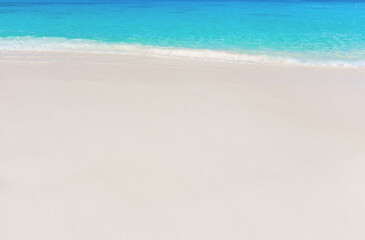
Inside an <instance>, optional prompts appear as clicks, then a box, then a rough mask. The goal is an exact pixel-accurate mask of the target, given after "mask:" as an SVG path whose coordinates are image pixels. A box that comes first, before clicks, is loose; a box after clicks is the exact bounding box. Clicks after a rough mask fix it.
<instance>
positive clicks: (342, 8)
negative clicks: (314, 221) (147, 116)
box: [0, 0, 365, 65]
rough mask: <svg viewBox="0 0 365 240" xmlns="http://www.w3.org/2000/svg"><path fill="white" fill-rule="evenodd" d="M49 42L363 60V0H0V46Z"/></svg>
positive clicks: (72, 45) (87, 46)
mask: <svg viewBox="0 0 365 240" xmlns="http://www.w3.org/2000/svg"><path fill="white" fill-rule="evenodd" d="M75 39H78V40H75ZM146 46H148V47H146ZM153 47H157V48H153ZM158 47H163V48H162V49H161V48H158ZM54 48H56V49H68V50H70V49H72V50H77V49H83V50H87V49H92V50H98V51H103V50H105V51H113V52H133V51H134V50H135V51H138V50H141V49H143V51H147V52H152V53H156V54H157V52H158V50H161V51H160V52H158V53H160V54H165V55H169V54H170V55H174V54H177V55H189V53H192V55H194V56H195V55H199V54H203V55H204V54H205V55H204V56H205V57H217V58H225V57H227V59H231V60H232V59H236V58H237V59H241V57H242V56H245V57H243V58H242V59H246V58H247V56H249V57H250V56H253V57H252V58H250V59H251V60H253V61H256V60H259V61H260V60H262V58H259V59H255V58H254V56H258V55H260V56H261V55H264V56H268V57H272V58H277V59H291V60H298V61H302V62H313V63H314V62H318V63H328V64H333V63H348V64H355V65H356V64H357V65H362V64H364V63H365V1H322V0H319V1H314V0H312V1H293V0H287V1H285V0H261V1H257V0H225V1H223V0H196V1H193V0H114V1H111V0H99V1H96V0H82V1H80V0H75V1H71V0H62V1H51V0H48V1H45V0H42V1H39V0H38V1H36V2H34V1H29V0H27V1H24V0H23V1H21V0H0V49H5V50H12V49H18V50H21V49H33V50H46V49H54ZM146 49H147V50H146ZM176 49H182V50H179V51H175V52H174V51H173V50H176ZM188 49H208V50H214V51H209V52H206V51H191V52H189V51H188ZM168 50H171V51H168ZM183 50H185V51H183ZM221 51H224V52H221ZM223 53H227V55H225V54H223ZM229 54H231V55H229ZM265 59H266V58H265Z"/></svg>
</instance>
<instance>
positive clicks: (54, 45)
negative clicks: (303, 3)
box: [0, 37, 365, 68]
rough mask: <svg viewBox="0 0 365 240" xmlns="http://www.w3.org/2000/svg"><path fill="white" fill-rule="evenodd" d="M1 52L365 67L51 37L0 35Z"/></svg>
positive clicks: (335, 61) (354, 63)
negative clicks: (66, 53)
mask: <svg viewBox="0 0 365 240" xmlns="http://www.w3.org/2000/svg"><path fill="white" fill-rule="evenodd" d="M0 51H7V52H8V51H41V52H47V51H52V52H89V53H107V54H119V55H147V56H153V57H164V58H166V57H167V58H186V59H199V60H204V61H215V62H236V63H244V64H245V63H246V64H247V63H253V64H279V65H281V64H283V65H299V66H315V67H316V66H317V67H341V68H342V67H343V68H365V61H343V60H340V59H331V60H318V59H315V58H313V59H301V58H296V57H295V56H290V55H289V56H288V55H286V56H284V55H283V56H280V55H278V54H277V53H276V54H275V55H274V54H272V55H271V54H257V55H256V54H251V53H244V52H233V51H223V50H210V49H188V48H174V47H158V46H146V45H139V44H124V43H107V42H100V41H94V40H86V39H66V38H52V37H43V38H36V37H6V38H1V37H0Z"/></svg>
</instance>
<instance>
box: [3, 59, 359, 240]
mask: <svg viewBox="0 0 365 240" xmlns="http://www.w3.org/2000/svg"><path fill="white" fill-rule="evenodd" d="M364 169H365V70H364V69H345V68H329V67H328V68H321V67H298V66H297V67H295V66H270V65H259V64H258V65H254V64H237V63H218V62H204V61H198V60H187V59H185V60H184V59H167V58H166V59H163V58H160V59H159V58H152V57H141V56H118V55H106V54H105V55H104V54H87V53H82V54H81V53H80V54H76V53H57V52H53V53H52V52H43V53H40V52H39V53H36V52H29V53H26V52H18V53H16V52H10V53H9V52H8V53H6V52H2V53H1V54H0V239H1V240H61V239H62V240H101V239H105V240H114V239H115V240H117V239H118V240H120V239H124V240H147V239H148V240H163V239H165V240H177V239H181V240H182V239H184V240H205V239H206V240H212V239H217V240H218V239H219V240H245V239H246V240H274V239H278V240H279V239H280V240H355V239H359V240H360V239H365V228H364V225H365V191H364V186H365V174H364Z"/></svg>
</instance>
